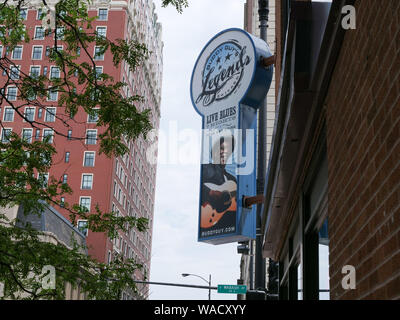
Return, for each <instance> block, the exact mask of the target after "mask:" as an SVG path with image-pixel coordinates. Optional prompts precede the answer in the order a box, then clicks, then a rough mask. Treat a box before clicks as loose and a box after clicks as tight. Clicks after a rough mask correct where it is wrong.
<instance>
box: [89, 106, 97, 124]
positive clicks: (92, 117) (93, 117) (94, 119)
mask: <svg viewBox="0 0 400 320" xmlns="http://www.w3.org/2000/svg"><path fill="white" fill-rule="evenodd" d="M92 112H93V113H92V114H88V120H87V121H88V122H89V123H96V122H97V121H98V120H99V114H98V110H96V109H94V110H92Z"/></svg>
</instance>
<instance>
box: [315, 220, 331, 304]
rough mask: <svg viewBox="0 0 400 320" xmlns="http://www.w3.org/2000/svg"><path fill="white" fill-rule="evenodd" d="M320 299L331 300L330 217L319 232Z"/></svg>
mask: <svg viewBox="0 0 400 320" xmlns="http://www.w3.org/2000/svg"><path fill="white" fill-rule="evenodd" d="M318 265H319V270H318V271H319V272H318V274H319V300H329V237H328V219H326V220H325V221H324V223H323V224H322V227H321V228H320V229H319V232H318Z"/></svg>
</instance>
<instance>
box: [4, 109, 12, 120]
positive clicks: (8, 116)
mask: <svg viewBox="0 0 400 320" xmlns="http://www.w3.org/2000/svg"><path fill="white" fill-rule="evenodd" d="M3 121H4V122H13V121H14V109H13V108H10V107H8V108H4V115H3Z"/></svg>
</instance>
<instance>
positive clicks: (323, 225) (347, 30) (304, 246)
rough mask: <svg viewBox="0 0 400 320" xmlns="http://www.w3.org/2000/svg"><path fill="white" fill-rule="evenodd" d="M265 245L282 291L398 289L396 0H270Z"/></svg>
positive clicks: (395, 292) (351, 294) (325, 295)
mask: <svg viewBox="0 0 400 320" xmlns="http://www.w3.org/2000/svg"><path fill="white" fill-rule="evenodd" d="M276 12H277V23H278V24H279V26H280V28H279V29H277V47H278V48H277V52H281V53H282V54H278V59H277V62H276V70H277V71H278V70H280V72H279V75H278V76H277V81H278V82H279V89H278V92H279V94H278V97H277V109H276V110H277V114H276V124H275V129H274V134H273V143H272V148H271V160H270V162H269V170H268V174H267V177H266V187H265V203H264V210H263V233H264V243H263V255H264V257H269V258H272V259H274V260H276V261H279V281H278V285H279V297H280V299H292V300H301V299H304V300H310V299H312V300H314V299H315V300H317V299H332V300H339V299H400V267H399V266H400V241H399V239H400V229H399V226H400V222H399V218H400V211H399V210H400V207H399V204H400V184H399V182H400V175H399V173H400V158H399V154H400V149H399V147H400V132H399V128H400V126H399V123H400V122H399V121H400V113H399V110H400V107H399V105H400V103H399V99H400V86H399V84H400V78H399V74H400V64H399V62H400V48H399V43H400V40H399V36H400V30H399V29H400V28H399V23H398V17H399V14H400V3H399V2H398V1H384V2H377V1H373V0H371V1H370V0H365V1H364V0H363V1H360V0H356V1H345V0H338V1H331V2H327V1H324V2H318V1H294V0H282V1H277V6H276Z"/></svg>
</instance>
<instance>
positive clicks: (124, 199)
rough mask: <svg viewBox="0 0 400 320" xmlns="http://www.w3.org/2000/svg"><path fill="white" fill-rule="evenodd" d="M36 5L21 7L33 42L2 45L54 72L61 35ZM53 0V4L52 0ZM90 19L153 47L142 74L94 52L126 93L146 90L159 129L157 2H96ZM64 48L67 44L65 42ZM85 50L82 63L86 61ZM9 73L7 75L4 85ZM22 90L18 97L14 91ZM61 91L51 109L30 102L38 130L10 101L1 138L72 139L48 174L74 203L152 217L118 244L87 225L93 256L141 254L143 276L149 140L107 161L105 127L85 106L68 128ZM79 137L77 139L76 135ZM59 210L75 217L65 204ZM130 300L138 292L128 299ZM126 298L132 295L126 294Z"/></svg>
mask: <svg viewBox="0 0 400 320" xmlns="http://www.w3.org/2000/svg"><path fill="white" fill-rule="evenodd" d="M37 3H41V1H32V2H31V5H30V6H29V7H26V8H24V9H23V10H22V11H21V14H22V15H23V17H24V19H25V25H26V28H27V31H28V33H29V36H30V38H31V41H30V42H29V43H23V44H21V45H20V46H19V47H17V48H15V49H14V50H13V52H7V50H5V48H2V47H0V53H1V57H3V56H4V55H7V57H8V58H9V59H11V61H12V62H13V63H14V64H15V65H17V66H18V68H19V70H20V72H23V73H25V74H29V73H32V72H37V73H39V74H41V75H45V76H51V75H53V74H56V73H57V72H59V70H57V68H55V67H54V66H53V65H52V63H50V62H49V60H48V58H47V53H48V52H49V49H50V48H51V47H52V46H54V33H51V34H50V35H47V36H46V35H44V34H43V33H42V32H41V30H42V29H41V26H42V21H41V20H40V13H39V10H38V6H37ZM48 3H54V1H48ZM89 16H91V17H94V16H97V18H96V19H95V20H94V21H93V23H92V27H93V30H92V31H97V33H98V34H101V35H103V36H105V37H107V38H109V39H111V40H115V39H127V40H129V39H136V40H139V41H140V42H142V43H144V44H145V45H146V46H147V48H148V49H149V51H151V55H150V58H149V59H148V60H147V61H146V62H145V63H143V64H142V65H141V66H140V67H139V68H137V69H136V70H135V72H131V71H130V70H129V68H128V65H127V64H125V63H121V64H120V65H119V66H118V67H114V65H113V62H112V56H111V53H110V52H109V51H106V52H105V53H104V54H103V55H99V54H96V55H95V57H94V60H95V63H96V69H97V68H98V71H99V72H103V73H107V74H109V75H111V76H112V77H113V78H114V80H115V81H122V82H125V83H127V84H128V85H127V86H126V87H125V88H124V95H125V96H131V95H134V94H139V95H142V96H143V97H144V98H145V101H144V102H143V103H138V104H136V106H137V107H139V110H143V109H144V108H145V109H150V110H151V116H150V120H151V124H152V126H153V128H155V129H157V128H158V127H159V118H160V100H161V77H162V65H163V62H162V49H163V43H162V41H161V25H160V23H158V22H157V14H156V13H155V5H154V4H153V2H152V1H151V0H150V1H147V0H137V1H136V0H135V1H132V0H131V1H128V0H126V1H124V0H122V1H113V0H111V1H110V0H109V1H104V0H98V1H93V3H92V4H91V5H90V7H89ZM59 45H60V46H62V41H61V42H59ZM88 50H89V52H93V54H94V53H95V52H96V48H95V46H94V44H93V45H92V47H89V48H88ZM85 59H87V58H85V57H84V55H81V57H80V61H79V62H84V61H85ZM4 81H5V77H4V76H0V84H1V85H3V84H4ZM13 92H15V96H12V95H11V93H13ZM7 94H9V97H11V98H12V99H15V100H16V102H17V103H18V102H19V101H18V100H19V97H18V92H17V89H16V88H13V87H8V88H7ZM57 100H58V95H57V92H55V93H54V94H51V95H50V97H49V99H48V101H46V103H45V104H46V105H47V106H48V107H47V108H46V109H45V110H44V109H43V108H39V107H34V106H32V107H26V108H25V113H27V112H29V114H30V116H31V117H32V119H33V120H37V121H39V122H43V123H44V124H45V125H46V126H48V128H45V127H44V126H39V127H38V128H32V127H31V126H30V125H29V123H27V122H24V121H23V120H22V119H21V117H20V116H19V115H18V114H17V113H16V112H14V111H13V110H12V109H11V108H9V107H7V103H6V102H3V104H2V105H1V110H0V120H1V122H2V126H3V127H2V129H1V131H2V132H1V137H2V138H4V137H6V134H7V132H6V131H8V130H12V131H13V132H15V133H18V134H23V135H24V136H25V137H28V138H29V139H30V140H32V141H35V140H41V139H43V137H44V136H46V135H51V134H52V129H53V130H57V131H59V132H61V133H63V134H65V137H63V136H59V135H54V136H53V138H52V143H53V145H54V147H55V148H56V150H57V154H56V155H55V156H54V158H53V166H52V168H51V169H50V172H48V173H47V177H49V176H54V177H55V178H56V179H62V180H63V181H64V182H67V183H68V185H69V186H70V187H71V188H72V190H73V194H71V195H68V194H66V195H65V196H64V199H63V200H64V201H65V202H67V203H70V204H74V203H79V204H80V205H82V206H85V207H87V208H88V209H89V212H94V211H95V206H96V205H98V206H99V208H100V209H101V210H102V211H103V212H110V211H114V212H116V213H117V214H120V215H123V216H128V215H129V216H136V217H146V218H148V219H149V229H148V230H147V231H146V232H145V233H140V232H138V231H137V230H135V229H132V230H130V232H128V233H120V234H119V237H118V238H117V239H115V241H111V240H110V239H109V238H108V237H107V235H106V234H103V233H93V232H90V231H88V232H87V230H86V231H85V232H87V239H86V240H87V246H88V249H89V254H90V255H91V256H93V257H95V258H96V259H97V260H99V261H101V262H108V261H110V259H112V256H113V252H119V253H122V254H123V255H124V256H125V257H129V258H135V259H136V260H137V261H138V263H141V264H143V270H142V271H137V272H136V274H135V277H136V278H137V279H144V277H145V275H149V274H150V257H151V243H152V231H153V229H152V227H153V210H154V194H155V183H156V181H155V179H156V166H155V165H152V164H150V163H149V162H148V161H147V160H146V150H147V147H148V146H149V142H148V141H146V140H144V139H143V137H139V138H138V139H136V140H135V141H125V142H126V144H127V146H128V147H129V150H130V152H129V153H128V154H126V155H125V156H123V157H114V156H113V157H111V158H108V157H106V156H104V155H103V154H102V155H100V154H99V142H98V141H97V137H98V136H99V134H101V133H102V132H103V131H104V127H98V126H97V123H96V121H97V119H96V117H93V116H88V114H86V113H85V112H84V111H83V110H80V111H79V112H78V113H77V114H76V116H75V117H74V122H73V123H71V125H70V126H69V127H66V126H64V125H63V123H62V121H61V120H60V119H59V118H62V116H63V113H64V111H63V109H62V108H60V107H57ZM71 137H72V138H71ZM73 137H86V139H85V141H82V140H74V139H73ZM59 211H60V212H61V213H62V214H63V215H64V216H65V217H66V218H68V216H69V214H68V212H67V211H66V210H65V209H62V208H60V209H59ZM84 226H85V221H78V227H80V228H84ZM140 289H141V293H142V296H140V297H136V298H145V297H146V294H147V293H146V290H147V289H146V286H143V287H142V288H140ZM127 297H128V298H130V297H131V296H130V295H129V296H127ZM124 298H125V297H124Z"/></svg>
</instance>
